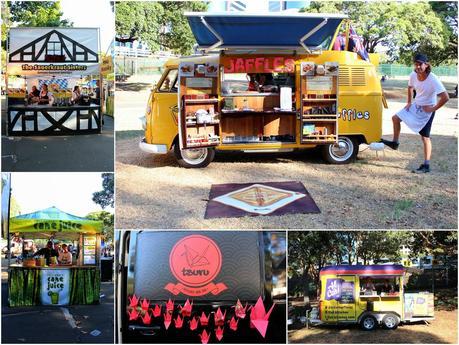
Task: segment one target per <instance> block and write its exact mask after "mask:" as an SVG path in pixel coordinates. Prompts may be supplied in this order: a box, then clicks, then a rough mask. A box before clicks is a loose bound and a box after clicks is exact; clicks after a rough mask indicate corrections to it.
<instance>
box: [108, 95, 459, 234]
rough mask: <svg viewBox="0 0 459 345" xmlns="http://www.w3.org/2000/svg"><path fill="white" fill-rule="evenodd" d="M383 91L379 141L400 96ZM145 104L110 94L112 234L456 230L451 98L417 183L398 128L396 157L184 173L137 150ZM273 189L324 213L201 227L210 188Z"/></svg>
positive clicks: (410, 138)
mask: <svg viewBox="0 0 459 345" xmlns="http://www.w3.org/2000/svg"><path fill="white" fill-rule="evenodd" d="M388 91H389V95H388V96H389V97H388V98H389V109H387V110H384V120H383V133H384V134H386V137H390V133H392V125H391V120H390V117H391V116H392V114H394V112H395V111H396V110H398V109H400V108H401V107H403V105H404V101H403V99H404V95H405V91H404V89H402V88H400V91H398V90H397V89H396V88H390V87H388ZM147 96H148V92H147V91H145V90H143V91H139V90H136V91H118V92H117V94H116V97H117V115H116V117H117V130H118V132H117V141H116V160H117V162H116V202H117V216H116V227H117V228H121V229H122V228H157V229H177V228H190V229H230V228H231V229H273V228H283V229H286V228H287V229H345V228H346V229H359V228H360V229H371V228H384V229H399V228H409V229H417V228H419V229H426V228H436V229H453V228H454V229H457V120H456V119H455V116H456V114H457V99H452V100H450V102H448V104H447V105H446V106H445V107H444V108H442V109H441V110H440V111H439V112H438V113H437V116H436V119H435V122H434V125H433V136H432V140H433V159H432V163H431V164H432V169H433V171H432V173H431V174H423V175H416V174H412V173H411V169H412V168H416V167H417V166H418V165H419V164H420V162H422V159H423V158H422V144H421V142H420V138H419V136H417V135H414V134H410V132H409V130H408V129H407V128H405V127H402V137H401V141H402V144H401V146H400V149H399V150H398V151H392V150H390V149H387V150H386V151H385V156H382V155H381V154H380V155H379V158H378V157H376V154H375V153H374V152H372V151H369V150H365V145H362V146H361V147H360V149H361V150H363V151H362V152H361V153H360V154H359V159H358V161H357V162H356V163H354V164H350V165H345V166H338V165H327V164H324V163H323V162H322V160H321V159H320V156H319V155H318V154H317V153H315V152H311V151H301V152H293V153H284V154H243V153H231V154H228V153H225V154H221V153H220V154H217V156H216V159H215V161H214V162H213V163H211V164H210V165H209V167H207V168H205V169H182V168H180V167H178V165H177V163H176V162H175V159H174V157H173V156H172V155H171V154H169V155H166V156H152V155H148V154H145V153H143V152H141V151H140V150H139V149H138V141H139V140H140V138H141V137H142V135H143V133H142V131H141V130H140V125H139V124H138V122H137V118H138V116H139V115H138V110H140V105H139V104H141V105H142V108H143V107H144V106H145V104H146V100H147ZM139 102H141V103H139ZM133 104H136V105H137V106H138V107H132V105H133ZM131 109H134V111H133V110H131ZM118 124H120V125H122V126H120V127H119V126H118ZM274 181H301V182H302V183H303V184H304V186H305V187H306V189H307V190H308V191H309V192H310V194H311V196H312V197H313V198H314V200H315V201H316V203H317V205H318V206H319V208H320V209H321V211H322V213H320V214H295V215H285V216H265V217H263V216H259V217H243V218H222V219H211V220H206V219H204V212H205V208H206V202H207V199H208V196H209V191H210V186H211V185H212V184H219V183H245V182H274Z"/></svg>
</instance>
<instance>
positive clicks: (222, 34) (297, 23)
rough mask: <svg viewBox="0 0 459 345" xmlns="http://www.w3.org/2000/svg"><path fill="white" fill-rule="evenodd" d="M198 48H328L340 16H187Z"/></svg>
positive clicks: (313, 14) (218, 14)
mask: <svg viewBox="0 0 459 345" xmlns="http://www.w3.org/2000/svg"><path fill="white" fill-rule="evenodd" d="M185 16H186V17H187V19H188V23H189V24H190V27H191V30H192V32H193V34H194V37H195V38H196V41H197V42H198V45H199V48H201V49H204V50H212V49H217V48H218V49H225V48H226V49H234V48H254V49H257V48H258V49H270V48H273V49H274V48H278V49H305V50H306V51H310V50H317V49H322V50H326V49H328V48H329V46H330V44H331V41H332V39H333V36H334V34H335V32H336V29H337V28H338V26H339V25H340V24H341V22H342V20H343V19H345V18H347V17H346V16H345V15H340V14H316V13H295V14H286V13H275V14H262V15H261V14H259V15H257V14H249V13H244V14H240V13H237V14H232V13H230V14H229V13H207V12H188V13H185Z"/></svg>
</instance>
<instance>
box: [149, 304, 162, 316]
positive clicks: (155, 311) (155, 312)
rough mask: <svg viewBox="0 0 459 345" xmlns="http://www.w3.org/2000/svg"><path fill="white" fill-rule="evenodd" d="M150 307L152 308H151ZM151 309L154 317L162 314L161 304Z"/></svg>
mask: <svg viewBox="0 0 459 345" xmlns="http://www.w3.org/2000/svg"><path fill="white" fill-rule="evenodd" d="M150 309H151V308H150ZM151 311H152V313H153V316H154V317H159V316H161V306H159V305H157V304H155V308H154V309H151Z"/></svg>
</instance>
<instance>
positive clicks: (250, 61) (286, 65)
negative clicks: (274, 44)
mask: <svg viewBox="0 0 459 345" xmlns="http://www.w3.org/2000/svg"><path fill="white" fill-rule="evenodd" d="M222 64H223V66H224V71H225V73H272V72H277V73H293V72H295V60H294V59H293V58H291V57H286V56H264V57H261V56H258V57H233V56H231V57H228V56H224V57H222Z"/></svg>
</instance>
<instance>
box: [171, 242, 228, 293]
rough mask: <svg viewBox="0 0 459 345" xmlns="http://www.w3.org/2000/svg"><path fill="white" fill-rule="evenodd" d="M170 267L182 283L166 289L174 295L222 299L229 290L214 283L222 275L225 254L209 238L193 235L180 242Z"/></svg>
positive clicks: (174, 251)
mask: <svg viewBox="0 0 459 345" xmlns="http://www.w3.org/2000/svg"><path fill="white" fill-rule="evenodd" d="M169 266H170V269H171V273H172V275H173V276H174V277H175V278H176V279H177V280H178V281H179V282H178V283H177V284H173V283H169V284H167V285H166V286H165V289H166V290H168V291H170V292H171V293H173V294H174V295H178V294H180V293H182V294H184V295H188V296H203V295H206V294H209V293H211V294H214V295H218V294H219V293H221V292H222V291H224V290H226V289H227V287H226V285H225V284H223V283H217V284H215V283H213V282H212V281H213V280H214V279H215V278H216V277H217V275H218V274H219V273H220V270H221V266H222V254H221V252H220V248H219V247H218V245H217V244H216V243H215V242H214V241H213V240H212V239H210V238H209V237H206V236H202V235H190V236H187V237H184V238H182V239H181V240H179V241H178V242H177V243H176V244H175V245H174V247H173V248H172V250H171V252H170V255H169Z"/></svg>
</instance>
